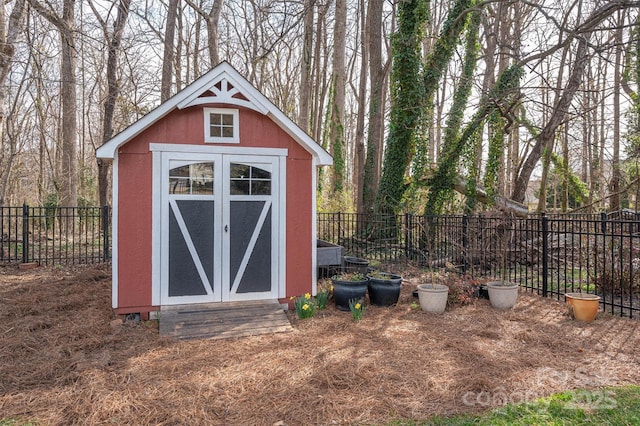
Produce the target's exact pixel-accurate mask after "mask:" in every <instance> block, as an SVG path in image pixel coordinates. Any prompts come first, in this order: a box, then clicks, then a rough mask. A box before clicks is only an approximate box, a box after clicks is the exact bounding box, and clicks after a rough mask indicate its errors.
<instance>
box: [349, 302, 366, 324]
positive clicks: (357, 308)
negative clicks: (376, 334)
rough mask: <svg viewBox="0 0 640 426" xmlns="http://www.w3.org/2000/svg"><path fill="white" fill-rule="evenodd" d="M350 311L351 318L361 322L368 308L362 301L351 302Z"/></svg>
mask: <svg viewBox="0 0 640 426" xmlns="http://www.w3.org/2000/svg"><path fill="white" fill-rule="evenodd" d="M349 310H350V311H351V317H352V318H353V320H354V321H360V320H361V319H362V317H363V316H364V313H365V311H366V310H367V307H366V306H364V301H363V300H361V299H351V300H349Z"/></svg>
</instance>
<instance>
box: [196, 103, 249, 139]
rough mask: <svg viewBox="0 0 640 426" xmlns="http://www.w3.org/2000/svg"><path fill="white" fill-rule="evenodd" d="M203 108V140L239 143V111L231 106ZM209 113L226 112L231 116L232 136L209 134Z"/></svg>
mask: <svg viewBox="0 0 640 426" xmlns="http://www.w3.org/2000/svg"><path fill="white" fill-rule="evenodd" d="M203 109H204V142H205V143H240V112H239V110H237V109H232V108H203ZM211 114H228V115H232V116H233V136H232V137H224V136H211V133H210V131H211Z"/></svg>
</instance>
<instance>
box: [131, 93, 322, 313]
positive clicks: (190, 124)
mask: <svg viewBox="0 0 640 426" xmlns="http://www.w3.org/2000/svg"><path fill="white" fill-rule="evenodd" d="M216 106H220V105H216ZM203 118H204V114H203V110H202V107H191V108H187V109H186V110H175V111H173V112H171V113H170V114H168V115H167V116H166V117H164V118H163V119H161V120H159V121H158V122H156V123H155V124H154V125H153V126H152V127H150V128H149V129H147V130H145V131H144V132H143V133H141V134H140V135H138V136H137V137H135V138H134V139H132V140H131V141H130V142H128V143H126V144H125V145H123V146H122V147H120V149H119V150H118V173H119V176H118V183H119V187H118V195H119V200H118V306H119V311H120V312H121V313H124V312H131V311H132V309H137V310H141V307H145V306H146V307H148V308H149V310H152V307H151V286H152V283H151V272H152V267H151V241H152V235H151V215H152V194H151V191H152V188H151V178H152V155H151V153H150V152H149V143H171V144H193V145H205V143H204V123H203ZM206 145H220V146H228V147H233V146H242V147H264V148H286V149H288V157H287V162H286V164H287V183H286V186H287V194H286V195H287V208H286V225H285V226H286V233H287V238H286V244H287V248H286V256H287V262H286V263H287V270H286V279H287V297H289V296H292V295H300V294H304V293H306V292H310V291H311V288H312V282H311V279H312V270H311V267H312V249H313V246H314V243H313V241H312V238H311V229H312V224H313V222H312V221H313V217H312V192H311V191H313V189H312V187H311V185H312V173H314V172H315V171H314V170H312V168H313V165H312V157H311V154H310V153H308V152H307V151H306V150H305V149H304V148H302V147H301V146H300V145H298V144H297V143H296V142H295V141H294V140H293V139H292V138H291V137H290V136H289V135H288V134H287V133H286V132H284V131H283V130H282V129H281V128H280V127H278V126H277V125H276V124H275V123H274V122H273V121H272V120H271V119H270V118H269V117H266V116H264V115H262V114H260V113H257V112H254V111H252V110H248V109H242V108H240V144H239V145H238V144H206ZM301 207H302V208H301Z"/></svg>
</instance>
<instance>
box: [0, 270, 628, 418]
mask: <svg viewBox="0 0 640 426" xmlns="http://www.w3.org/2000/svg"><path fill="white" fill-rule="evenodd" d="M409 275H411V272H410V271H407V272H406V275H405V277H407V276H409ZM415 282H416V281H415V280H414V281H413V283H408V284H407V285H405V286H404V288H403V293H402V295H401V301H400V303H399V305H398V306H397V307H394V308H377V307H373V306H372V307H369V308H368V309H367V312H366V314H365V317H364V319H363V320H362V321H361V322H359V323H354V322H353V321H352V320H351V316H350V314H349V313H345V312H339V311H337V310H335V308H333V307H330V308H329V309H327V310H326V311H322V312H320V314H319V315H316V317H314V318H312V319H309V320H304V321H298V320H296V319H292V322H293V325H294V329H295V330H294V331H293V332H291V333H283V334H275V335H267V336H255V337H247V338H240V339H231V340H201V341H187V342H175V341H170V340H167V339H164V338H161V337H159V336H158V334H157V327H156V326H155V325H154V324H153V323H147V324H139V325H129V324H114V323H113V320H114V319H115V317H114V316H113V312H112V310H111V309H110V276H109V272H108V270H107V269H105V268H75V269H73V270H72V269H63V270H54V269H46V268H39V269H36V270H33V271H18V270H16V269H10V268H3V269H0V420H1V419H3V418H5V419H6V418H11V419H17V420H20V421H29V420H30V421H34V422H36V423H38V424H47V425H57V424H110V423H114V424H116V423H117V424H163V425H164V424H167V425H168V424H171V425H173V424H238V425H240V424H241V425H249V424H251V425H272V424H274V423H277V422H282V423H280V424H286V425H299V424H380V423H385V422H388V421H391V420H393V419H415V420H420V419H427V418H428V417H430V416H432V415H434V414H441V415H447V414H453V413H460V412H469V411H474V410H479V409H481V408H488V407H489V406H491V405H496V404H497V405H499V404H501V403H502V402H503V400H504V399H511V400H516V401H518V400H520V399H523V398H532V397H535V396H542V395H547V394H550V393H553V392H557V391H561V390H565V389H571V388H575V387H594V386H601V385H619V384H638V383H640V369H638V365H639V363H640V355H639V354H638V352H637V350H636V348H638V347H640V333H639V332H638V330H637V325H638V322H637V321H635V320H628V319H624V318H616V317H611V316H607V315H602V316H601V317H600V318H598V319H597V320H596V321H595V322H593V323H591V324H582V323H577V322H574V321H571V320H570V319H569V318H568V317H567V316H566V315H565V310H564V307H563V306H562V305H560V304H558V303H556V302H554V301H551V300H544V299H541V298H538V297H534V296H531V295H528V294H524V293H521V295H520V298H519V301H518V304H517V306H516V308H514V309H513V310H512V311H509V312H498V311H496V310H494V309H492V308H491V307H490V306H489V304H488V302H487V301H486V300H482V299H480V300H475V301H474V302H473V303H472V304H471V305H468V306H464V307H457V308H453V309H451V310H448V311H447V312H446V313H445V314H443V315H432V314H425V313H422V312H421V311H419V310H413V309H411V308H410V306H409V305H410V303H411V301H412V296H411V291H412V290H413V288H415ZM481 392H482V394H481ZM478 395H483V397H482V398H484V397H487V396H488V397H489V400H486V401H485V399H482V398H481V401H483V403H482V404H478V399H477V398H476V397H477V396H478Z"/></svg>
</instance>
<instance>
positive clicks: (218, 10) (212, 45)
mask: <svg viewBox="0 0 640 426" xmlns="http://www.w3.org/2000/svg"><path fill="white" fill-rule="evenodd" d="M186 2H187V4H188V5H189V6H191V8H192V9H193V10H195V11H196V12H197V13H198V14H199V15H200V16H201V17H202V19H204V21H205V23H206V25H207V48H208V51H209V62H210V66H211V68H213V67H215V66H216V65H218V63H219V62H220V52H219V47H218V38H219V36H218V34H219V31H218V25H219V22H220V15H221V14H222V7H223V6H224V0H213V3H212V4H211V9H210V10H209V12H206V11H205V10H204V9H203V8H202V7H200V6H199V5H197V4H196V3H194V2H193V0H186ZM196 31H197V30H196ZM196 35H197V34H196Z"/></svg>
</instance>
